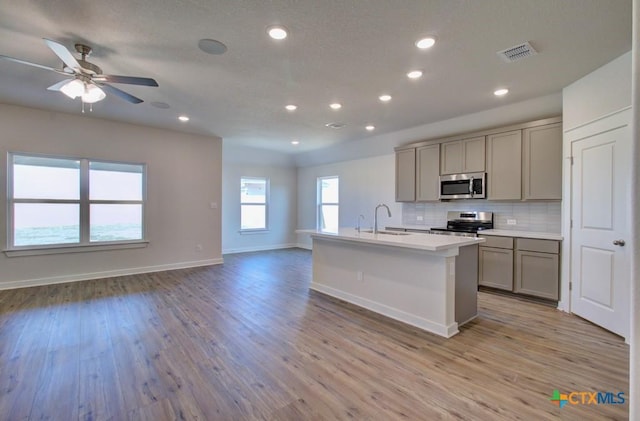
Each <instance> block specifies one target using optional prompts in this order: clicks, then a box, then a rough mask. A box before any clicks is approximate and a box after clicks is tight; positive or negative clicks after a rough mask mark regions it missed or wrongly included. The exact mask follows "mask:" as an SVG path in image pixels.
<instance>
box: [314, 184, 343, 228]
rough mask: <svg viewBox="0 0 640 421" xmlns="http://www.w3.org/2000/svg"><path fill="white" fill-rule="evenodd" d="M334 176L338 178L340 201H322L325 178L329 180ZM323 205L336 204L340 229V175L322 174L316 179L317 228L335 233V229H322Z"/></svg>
mask: <svg viewBox="0 0 640 421" xmlns="http://www.w3.org/2000/svg"><path fill="white" fill-rule="evenodd" d="M334 178H335V179H337V180H338V201H337V202H323V201H322V182H323V181H324V180H329V179H334ZM323 206H335V207H336V208H337V209H338V229H340V176H338V175H328V176H321V177H318V178H317V179H316V230H318V231H323V232H330V233H333V231H326V230H323V229H322V207H323Z"/></svg>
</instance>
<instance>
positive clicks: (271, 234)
mask: <svg viewBox="0 0 640 421" xmlns="http://www.w3.org/2000/svg"><path fill="white" fill-rule="evenodd" d="M223 159H224V168H223V174H222V180H223V182H222V203H223V207H222V220H223V224H222V251H223V253H235V252H244V251H256V250H265V249H275V248H285V247H294V246H295V244H296V241H297V239H296V235H295V229H296V226H297V212H296V206H297V194H298V191H297V178H296V168H295V167H294V166H293V162H292V161H291V159H292V158H291V156H289V155H284V154H279V153H275V152H270V151H261V150H259V149H253V148H244V147H238V146H233V145H229V144H228V142H226V141H225V142H224V146H223ZM242 177H266V178H268V179H269V193H270V194H269V196H270V197H269V212H268V217H269V221H268V227H269V230H268V231H261V232H256V233H243V234H241V233H240V179H241V178H242Z"/></svg>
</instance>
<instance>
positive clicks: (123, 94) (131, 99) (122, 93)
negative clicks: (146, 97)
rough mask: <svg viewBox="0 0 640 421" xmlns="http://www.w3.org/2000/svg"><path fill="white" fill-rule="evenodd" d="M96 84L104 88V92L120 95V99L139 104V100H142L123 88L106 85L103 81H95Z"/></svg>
mask: <svg viewBox="0 0 640 421" xmlns="http://www.w3.org/2000/svg"><path fill="white" fill-rule="evenodd" d="M96 85H98V86H99V87H101V88H102V89H103V90H105V91H106V92H108V93H110V94H113V95H115V96H117V97H120V98H121V99H124V100H125V101H128V102H130V103H132V104H140V103H141V102H144V101H143V100H141V99H140V98H138V97H135V96H133V95H131V94H128V93H126V92H125V91H123V90H120V89H118V88H115V87H113V86H111V85H107V84H104V83H96Z"/></svg>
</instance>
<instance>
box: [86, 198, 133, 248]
mask: <svg viewBox="0 0 640 421" xmlns="http://www.w3.org/2000/svg"><path fill="white" fill-rule="evenodd" d="M90 212H91V226H90V228H89V230H90V241H92V242H94V241H124V240H142V205H96V204H94V205H91V207H90Z"/></svg>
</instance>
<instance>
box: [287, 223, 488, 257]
mask: <svg viewBox="0 0 640 421" xmlns="http://www.w3.org/2000/svg"><path fill="white" fill-rule="evenodd" d="M367 231H368V230H362V231H361V232H358V231H356V229H355V228H339V230H338V232H337V233H330V232H324V231H319V230H296V233H297V234H311V236H312V237H319V238H327V239H336V240H343V241H353V242H358V243H368V244H378V245H384V246H392V247H402V248H409V249H416V250H426V251H444V250H449V249H454V248H456V249H457V248H459V247H464V246H471V245H475V244H480V243H484V242H485V241H486V240H485V239H484V238H478V237H457V236H454V235H436V234H422V233H413V232H406V233H404V232H403V233H401V234H403V235H394V234H398V233H397V232H395V231H388V232H389V233H390V234H388V233H385V232H387V231H385V230H380V231H379V232H378V233H377V234H373V233H372V232H367ZM369 231H370V230H369Z"/></svg>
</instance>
